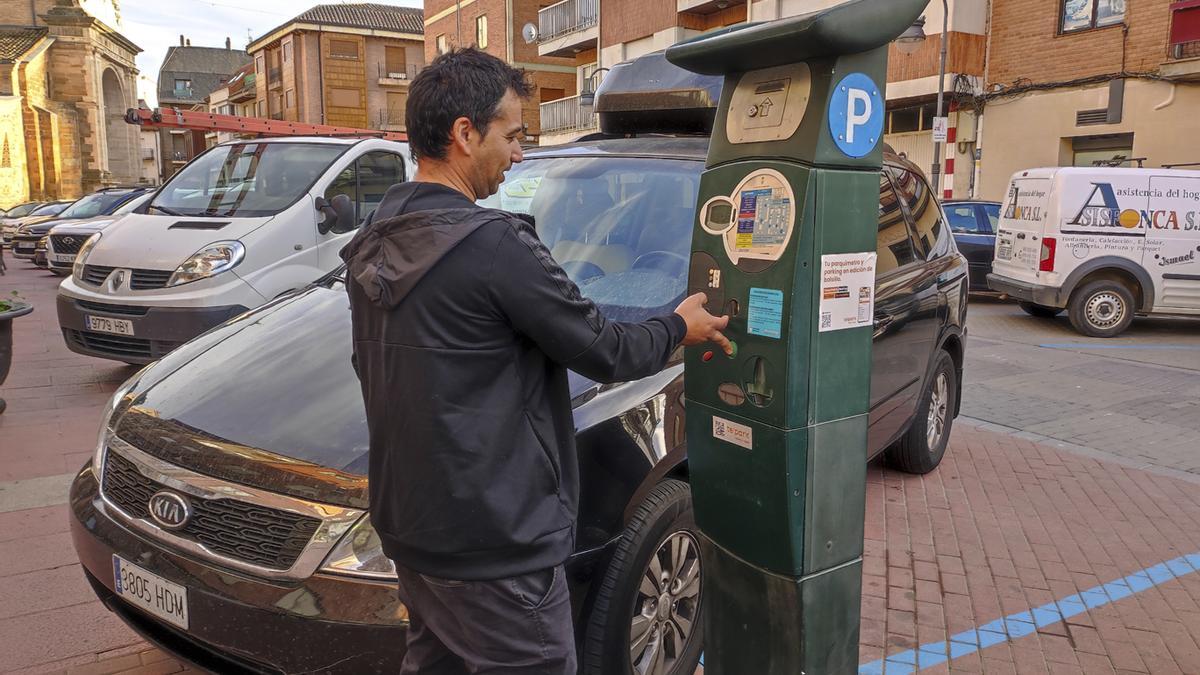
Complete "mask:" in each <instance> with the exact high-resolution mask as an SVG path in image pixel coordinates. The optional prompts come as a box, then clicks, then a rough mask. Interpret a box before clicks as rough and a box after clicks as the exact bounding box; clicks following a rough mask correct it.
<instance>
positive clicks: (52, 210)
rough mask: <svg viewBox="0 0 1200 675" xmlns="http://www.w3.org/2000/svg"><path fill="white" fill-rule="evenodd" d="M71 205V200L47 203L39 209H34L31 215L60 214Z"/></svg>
mask: <svg viewBox="0 0 1200 675" xmlns="http://www.w3.org/2000/svg"><path fill="white" fill-rule="evenodd" d="M70 205H71V202H61V203H58V204H47V205H45V206H43V207H41V208H39V209H36V210H34V212H33V213H31V214H29V215H31V216H57V215H58V214H60V213H62V212H63V211H65V210H66V208H67V207H68V206H70Z"/></svg>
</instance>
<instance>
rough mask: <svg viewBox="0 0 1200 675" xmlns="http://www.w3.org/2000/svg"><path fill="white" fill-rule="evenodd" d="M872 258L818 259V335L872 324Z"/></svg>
mask: <svg viewBox="0 0 1200 675" xmlns="http://www.w3.org/2000/svg"><path fill="white" fill-rule="evenodd" d="M875 258H876V254H875V253H839V254H835V255H823V256H821V304H820V309H819V318H820V326H819V331H820V332H822V333H824V332H826V331H831V330H845V329H847V328H857V327H859V326H869V325H871V324H872V322H873V321H874V317H875Z"/></svg>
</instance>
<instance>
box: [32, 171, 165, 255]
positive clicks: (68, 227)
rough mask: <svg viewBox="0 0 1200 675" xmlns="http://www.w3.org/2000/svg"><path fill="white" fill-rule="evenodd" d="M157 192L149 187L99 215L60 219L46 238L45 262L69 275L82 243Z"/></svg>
mask: <svg viewBox="0 0 1200 675" xmlns="http://www.w3.org/2000/svg"><path fill="white" fill-rule="evenodd" d="M153 196H154V192H153V191H151V190H147V191H145V192H143V193H142V194H140V195H138V196H136V197H134V198H133V199H130V200H129V201H127V202H125V203H124V204H122V205H121V207H120V208H118V209H117V210H116V211H113V212H112V213H111V214H109V215H106V216H96V217H95V218H86V219H84V220H80V221H75V222H65V223H59V224H57V225H55V226H54V227H52V228H50V233H49V236H48V237H47V241H46V262H47V265H48V267H49V269H50V271H51V272H53V273H55V274H57V275H59V276H66V275H68V274H70V273H71V270H72V269H73V268H74V266H75V257H76V255H77V254H78V253H79V249H80V248H82V247H83V244H84V243H85V242H87V240H88V239H89V238H90V237H91V236H92V235H93V234H96V233H97V232H103V231H104V230H105V228H107V227H108V226H109V225H112V224H114V223H116V222H117V221H118V220H120V219H121V218H123V217H125V216H127V215H129V214H130V213H133V212H134V211H135V210H136V209H138V208H139V207H141V206H142V205H143V204H145V203H146V202H148V201H150V198H151V197H153Z"/></svg>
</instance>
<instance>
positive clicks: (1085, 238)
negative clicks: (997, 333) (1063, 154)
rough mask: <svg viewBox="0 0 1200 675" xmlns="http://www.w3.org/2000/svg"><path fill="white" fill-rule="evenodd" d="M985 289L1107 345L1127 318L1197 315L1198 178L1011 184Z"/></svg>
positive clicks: (1072, 171) (1140, 176)
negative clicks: (1064, 318)
mask: <svg viewBox="0 0 1200 675" xmlns="http://www.w3.org/2000/svg"><path fill="white" fill-rule="evenodd" d="M988 286H990V287H991V288H992V290H995V291H999V292H1001V293H1005V294H1007V295H1009V296H1011V297H1013V298H1016V299H1017V300H1019V301H1020V303H1021V307H1022V308H1023V309H1024V310H1025V311H1027V312H1029V313H1030V314H1033V315H1034V316H1054V315H1056V314H1058V313H1059V312H1061V311H1062V310H1063V309H1066V310H1067V311H1068V312H1069V316H1070V319H1071V325H1072V326H1074V327H1075V330H1077V331H1079V332H1080V333H1083V334H1084V335H1088V336H1092V337H1113V336H1115V335H1118V334H1120V333H1121V332H1122V331H1124V330H1125V329H1126V328H1128V327H1129V324H1130V322H1132V321H1133V316H1134V315H1135V314H1160V313H1161V314H1192V315H1200V171H1182V170H1176V169H1111V168H1080V167H1064V168H1049V169H1031V170H1029V171H1021V172H1018V173H1017V174H1015V175H1014V176H1013V177H1012V182H1011V183H1010V184H1009V188H1008V196H1007V197H1006V198H1005V200H1004V206H1003V207H1002V208H1001V210H1000V222H999V224H998V232H997V235H996V256H995V260H994V261H993V263H992V273H991V274H989V275H988Z"/></svg>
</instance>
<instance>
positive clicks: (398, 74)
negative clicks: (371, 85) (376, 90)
mask: <svg viewBox="0 0 1200 675" xmlns="http://www.w3.org/2000/svg"><path fill="white" fill-rule="evenodd" d="M424 68H425V66H424V64H419V63H404V64H392V65H390V66H389V65H387V64H386V63H380V64H378V71H379V74H378V77H379V80H378V82H379V86H381V87H407V86H408V83H409V82H411V81H412V79H413V78H414V77H416V76H417V73H419V72H421V71H422V70H423V69H424Z"/></svg>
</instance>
